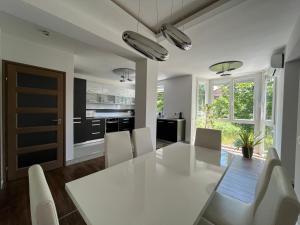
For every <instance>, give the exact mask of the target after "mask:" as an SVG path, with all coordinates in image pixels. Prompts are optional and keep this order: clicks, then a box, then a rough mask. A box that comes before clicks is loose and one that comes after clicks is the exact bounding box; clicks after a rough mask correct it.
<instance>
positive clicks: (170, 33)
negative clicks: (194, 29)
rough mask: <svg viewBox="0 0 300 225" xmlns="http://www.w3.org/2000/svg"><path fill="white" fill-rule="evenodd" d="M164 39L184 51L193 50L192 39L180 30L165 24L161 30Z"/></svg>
mask: <svg viewBox="0 0 300 225" xmlns="http://www.w3.org/2000/svg"><path fill="white" fill-rule="evenodd" d="M160 30H161V32H162V33H163V35H164V37H165V38H166V39H167V40H168V41H169V42H170V43H171V44H174V45H176V46H177V47H178V48H180V49H182V50H190V49H191V48H192V41H191V39H190V38H189V37H188V36H187V35H186V34H185V33H183V32H182V31H181V30H179V29H178V28H176V27H174V26H173V25H171V24H163V25H162V26H161V28H160Z"/></svg>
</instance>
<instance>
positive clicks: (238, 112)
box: [233, 81, 254, 120]
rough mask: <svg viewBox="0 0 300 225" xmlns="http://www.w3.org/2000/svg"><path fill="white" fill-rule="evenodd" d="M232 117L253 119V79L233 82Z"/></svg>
mask: <svg viewBox="0 0 300 225" xmlns="http://www.w3.org/2000/svg"><path fill="white" fill-rule="evenodd" d="M233 93H234V119H237V120H253V119H254V115H253V111H254V110H253V100H254V81H244V82H235V83H234V90H233Z"/></svg>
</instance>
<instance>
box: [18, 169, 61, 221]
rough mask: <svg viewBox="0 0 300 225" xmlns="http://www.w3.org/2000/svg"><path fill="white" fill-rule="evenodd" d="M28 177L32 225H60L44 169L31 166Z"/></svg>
mask: <svg viewBox="0 0 300 225" xmlns="http://www.w3.org/2000/svg"><path fill="white" fill-rule="evenodd" d="M28 175H29V196H30V211H31V221H32V225H45V224H47V225H48V224H49V225H50V224H51V225H59V222H58V217H57V212H56V208H55V204H54V200H53V198H52V195H51V192H50V189H49V187H48V184H47V181H46V178H45V175H44V172H43V169H42V167H41V166H40V165H33V166H31V167H30V168H29V170H28ZM16 216H17V215H16Z"/></svg>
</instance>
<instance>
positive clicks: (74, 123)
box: [73, 121, 81, 124]
mask: <svg viewBox="0 0 300 225" xmlns="http://www.w3.org/2000/svg"><path fill="white" fill-rule="evenodd" d="M73 123H74V124H75V123H78V124H79V123H81V121H80V122H73Z"/></svg>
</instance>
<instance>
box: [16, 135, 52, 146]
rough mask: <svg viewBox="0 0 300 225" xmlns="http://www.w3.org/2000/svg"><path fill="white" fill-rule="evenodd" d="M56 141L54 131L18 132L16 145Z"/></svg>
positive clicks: (32, 144)
mask: <svg viewBox="0 0 300 225" xmlns="http://www.w3.org/2000/svg"><path fill="white" fill-rule="evenodd" d="M56 142H57V133H56V131H47V132H36V133H23V134H18V147H27V146H34V145H43V144H50V143H56Z"/></svg>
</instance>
